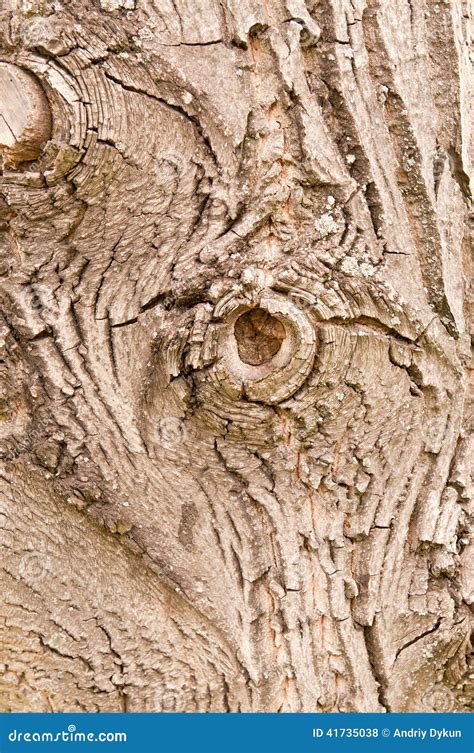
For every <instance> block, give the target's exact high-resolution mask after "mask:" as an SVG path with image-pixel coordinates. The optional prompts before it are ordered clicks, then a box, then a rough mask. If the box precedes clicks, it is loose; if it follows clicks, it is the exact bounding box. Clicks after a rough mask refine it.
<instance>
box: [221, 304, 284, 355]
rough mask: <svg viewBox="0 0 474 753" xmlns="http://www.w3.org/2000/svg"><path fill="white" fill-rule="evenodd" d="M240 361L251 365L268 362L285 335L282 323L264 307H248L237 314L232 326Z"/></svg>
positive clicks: (276, 351) (278, 348) (277, 349)
mask: <svg viewBox="0 0 474 753" xmlns="http://www.w3.org/2000/svg"><path fill="white" fill-rule="evenodd" d="M234 334H235V339H236V340H237V348H238V351H239V356H240V359H241V361H244V363H248V364H250V365H251V366H260V365H261V364H262V363H268V361H271V360H272V358H273V357H274V356H275V355H276V354H277V353H278V351H279V350H280V348H281V344H282V342H283V340H284V339H285V337H286V332H285V328H284V326H283V324H282V323H281V322H280V320H279V319H277V318H276V317H274V316H272V315H271V314H269V313H268V311H265V310H264V309H258V308H257V309H250V311H246V312H245V314H242V316H239V318H238V319H237V321H236V323H235V327H234Z"/></svg>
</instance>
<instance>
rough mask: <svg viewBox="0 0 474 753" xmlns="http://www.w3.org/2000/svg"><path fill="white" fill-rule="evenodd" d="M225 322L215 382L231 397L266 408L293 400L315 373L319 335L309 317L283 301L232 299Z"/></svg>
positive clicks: (268, 296)
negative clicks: (265, 405) (317, 336)
mask: <svg viewBox="0 0 474 753" xmlns="http://www.w3.org/2000/svg"><path fill="white" fill-rule="evenodd" d="M215 314H216V315H217V316H218V317H219V318H221V321H222V324H221V327H220V336H219V355H220V358H219V359H218V363H217V365H216V367H215V370H214V372H215V373H214V377H215V382H216V384H217V385H218V386H219V389H223V390H224V392H226V393H227V395H229V396H231V397H233V398H238V397H239V396H240V397H242V396H243V397H245V399H247V400H251V401H258V402H263V403H269V404H272V403H279V402H281V401H282V400H285V399H286V398H288V397H290V396H291V395H292V394H294V392H296V390H297V389H298V388H299V387H300V386H301V384H302V383H303V382H304V381H305V379H306V378H307V376H308V374H309V373H310V371H311V369H312V368H313V363H314V356H315V351H316V333H315V329H314V326H313V323H312V321H311V319H310V317H309V316H308V314H307V313H306V312H305V311H303V310H302V309H301V308H299V307H298V306H297V305H296V304H294V303H293V302H292V301H291V300H288V299H287V298H285V297H284V296H282V295H279V294H277V293H273V292H271V291H265V292H262V293H261V294H260V295H259V296H258V299H256V300H253V301H248V300H246V299H245V298H239V297H235V298H231V299H229V298H227V299H226V300H225V301H223V302H222V304H221V305H219V304H218V305H217V307H216V311H215Z"/></svg>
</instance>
